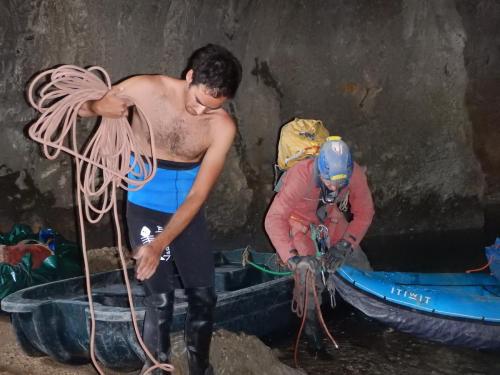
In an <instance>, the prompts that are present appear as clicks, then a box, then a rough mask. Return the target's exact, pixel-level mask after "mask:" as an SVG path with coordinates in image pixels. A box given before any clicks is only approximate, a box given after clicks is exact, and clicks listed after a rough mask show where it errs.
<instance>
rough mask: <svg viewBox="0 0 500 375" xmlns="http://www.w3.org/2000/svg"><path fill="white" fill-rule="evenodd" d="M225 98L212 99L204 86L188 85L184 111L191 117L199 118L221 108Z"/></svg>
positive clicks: (208, 90)
mask: <svg viewBox="0 0 500 375" xmlns="http://www.w3.org/2000/svg"><path fill="white" fill-rule="evenodd" d="M226 99H227V98H226V97H220V98H214V97H213V96H212V95H211V94H210V89H208V88H207V87H206V86H205V85H201V84H198V85H192V84H190V85H189V87H188V90H187V94H186V111H187V112H188V113H189V114H191V115H193V116H200V115H204V114H208V113H210V112H213V111H216V110H218V109H219V108H221V107H222V104H223V103H224V102H225V101H226Z"/></svg>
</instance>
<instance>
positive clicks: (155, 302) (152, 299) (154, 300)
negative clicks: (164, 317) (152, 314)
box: [144, 291, 174, 310]
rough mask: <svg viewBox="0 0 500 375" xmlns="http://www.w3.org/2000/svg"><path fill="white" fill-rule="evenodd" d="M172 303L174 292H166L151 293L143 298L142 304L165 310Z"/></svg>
mask: <svg viewBox="0 0 500 375" xmlns="http://www.w3.org/2000/svg"><path fill="white" fill-rule="evenodd" d="M173 303H174V292H173V291H172V292H168V293H152V294H149V295H147V296H146V297H145V298H144V306H145V307H147V308H154V309H159V310H165V309H167V308H169V307H170V306H173Z"/></svg>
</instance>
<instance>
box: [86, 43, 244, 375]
mask: <svg viewBox="0 0 500 375" xmlns="http://www.w3.org/2000/svg"><path fill="white" fill-rule="evenodd" d="M240 81H241V65H240V63H239V61H238V60H237V59H236V58H235V57H234V56H233V55H232V54H231V53H230V52H229V51H227V50H226V49H225V48H223V47H220V46H216V45H212V44H209V45H206V46H205V47H202V48H200V49H198V50H196V51H195V52H194V53H193V55H192V56H191V58H190V59H189V61H188V67H187V73H186V76H185V79H184V80H179V79H174V78H171V77H167V76H161V75H141V76H136V77H132V78H129V79H127V80H125V81H123V82H122V83H120V84H118V85H116V86H114V87H113V88H112V89H111V90H110V91H109V92H108V93H107V94H106V95H105V96H104V97H102V98H101V99H100V100H97V101H89V102H87V103H85V104H84V105H83V106H82V108H81V109H80V112H79V114H80V116H82V117H90V116H96V115H98V116H103V117H110V118H120V117H123V116H127V115H128V114H129V107H131V108H132V111H133V112H132V129H133V132H134V134H135V136H136V137H137V140H138V142H139V144H140V146H142V148H143V149H148V147H150V146H149V142H150V140H149V133H148V129H147V125H146V121H145V119H144V117H143V116H142V114H141V113H140V112H139V111H138V110H137V108H136V107H135V104H137V106H138V107H140V108H141V109H142V111H143V112H144V113H145V115H146V116H147V118H148V120H149V121H150V123H151V125H152V128H153V132H154V136H155V151H156V155H157V158H158V159H159V160H158V170H157V173H156V175H155V177H154V178H153V180H151V181H150V182H148V183H147V184H146V185H145V186H144V187H143V188H142V189H141V190H139V191H137V192H129V193H128V197H127V201H128V202H127V214H126V217H127V225H128V234H129V240H130V242H131V245H132V247H133V248H134V249H135V255H134V258H135V259H136V261H137V271H136V274H137V278H138V279H139V280H142V281H143V283H144V287H145V290H146V298H145V300H144V305H145V306H146V316H145V321H144V330H143V336H144V337H143V339H144V342H145V343H146V345H147V346H148V349H149V350H150V351H151V352H152V354H153V355H154V356H155V357H156V358H157V359H158V360H159V361H160V362H165V361H169V356H170V338H169V333H170V325H171V322H172V311H173V303H174V288H175V286H174V281H177V279H176V277H174V275H175V274H176V273H178V274H179V276H180V283H181V285H182V287H183V288H184V289H185V292H186V295H187V298H188V313H187V318H186V326H185V340H186V347H187V351H188V362H189V371H190V374H211V373H212V372H213V369H212V367H211V366H210V364H209V358H208V356H209V348H210V340H211V337H212V326H213V310H214V307H215V303H216V294H215V289H214V263H213V255H212V252H211V251H210V248H209V247H208V235H207V230H206V224H205V218H204V215H203V212H202V211H203V210H202V209H201V208H202V205H203V204H204V202H205V201H206V199H207V197H208V194H209V192H210V190H211V189H212V187H213V186H214V184H215V182H216V181H217V178H218V177H219V175H220V173H221V171H222V168H223V166H224V161H225V158H226V155H227V153H228V151H229V149H230V147H231V145H232V142H233V139H234V136H235V133H236V126H235V123H234V121H233V119H232V118H231V116H230V115H229V114H228V113H227V112H226V111H225V110H224V109H223V108H222V105H223V103H224V102H225V101H226V100H227V99H231V98H233V97H234V95H235V94H236V90H237V88H238V86H239V83H240ZM134 157H139V156H138V155H134ZM175 271H177V272H175ZM150 365H151V363H149V361H146V363H145V366H144V369H143V370H146V369H147V368H148V367H150ZM153 373H155V374H156V373H164V372H163V371H159V370H155V372H153Z"/></svg>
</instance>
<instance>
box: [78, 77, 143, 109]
mask: <svg viewBox="0 0 500 375" xmlns="http://www.w3.org/2000/svg"><path fill="white" fill-rule="evenodd" d="M149 80H150V78H149V76H136V77H132V78H129V79H127V80H125V81H123V82H121V83H119V84H117V85H115V86H113V87H112V88H111V89H110V90H109V91H108V92H107V93H106V94H105V95H104V96H103V97H102V98H101V99H98V100H89V101H87V102H85V103H83V105H82V106H81V107H80V110H79V111H78V115H79V116H80V117H95V116H102V117H107V118H121V117H124V116H126V115H127V114H128V107H130V106H132V105H134V98H140V97H141V95H142V96H144V95H146V94H147V93H146V91H147V85H148V82H149Z"/></svg>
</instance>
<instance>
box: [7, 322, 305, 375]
mask: <svg viewBox="0 0 500 375" xmlns="http://www.w3.org/2000/svg"><path fill="white" fill-rule="evenodd" d="M0 337H1V338H2V339H1V341H0V375H21V374H23V375H40V374H51V375H73V374H77V375H92V374H96V373H97V371H96V370H95V368H94V367H93V366H92V365H91V364H88V365H81V366H70V365H64V364H61V363H58V362H56V361H54V360H52V359H51V358H49V357H29V356H27V355H26V354H24V353H23V351H22V350H21V347H20V346H19V344H18V343H17V341H16V337H15V334H14V332H13V330H12V327H11V325H10V319H9V316H8V315H1V316H0ZM172 347H173V348H172V349H173V350H172V354H173V361H172V362H173V365H174V366H175V368H176V370H175V371H174V374H176V375H187V374H188V372H187V363H186V358H185V347H184V343H183V340H182V338H181V337H180V336H176V337H174V338H173V344H172ZM211 358H212V360H211V361H212V364H213V366H214V368H215V369H216V373H217V374H220V375H223V374H224V375H232V374H238V375H253V374H259V375H300V374H304V373H303V372H300V371H298V370H295V369H293V368H291V367H288V366H286V365H284V364H282V363H281V362H279V361H278V359H277V355H276V353H275V352H273V351H272V350H271V348H269V347H268V346H266V345H264V344H263V343H262V342H261V341H260V340H259V339H258V338H256V337H255V336H248V335H245V334H236V333H232V332H228V331H224V330H220V331H217V332H216V333H215V334H214V339H213V343H212V348H211ZM104 371H105V373H106V374H110V375H118V374H121V375H132V374H137V373H138V371H136V372H130V373H120V372H115V371H111V370H108V369H104Z"/></svg>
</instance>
